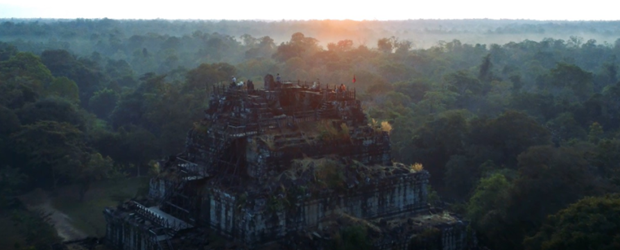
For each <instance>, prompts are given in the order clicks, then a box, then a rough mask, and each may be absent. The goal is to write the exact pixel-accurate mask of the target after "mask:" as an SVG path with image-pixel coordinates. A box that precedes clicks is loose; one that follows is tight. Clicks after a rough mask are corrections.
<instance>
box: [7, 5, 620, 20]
mask: <svg viewBox="0 0 620 250" xmlns="http://www.w3.org/2000/svg"><path fill="white" fill-rule="evenodd" d="M614 2H615V1H612V0H607V1H603V0H590V1H583V0H582V1H566V0H564V1H557V0H553V1H549V0H516V1H515V0H511V1H505V0H504V1H502V0H426V1H418V0H399V1H395V0H376V1H363V0H362V1H359V0H358V1H350V0H308V1H295V0H286V1H281V0H245V1H240V0H194V1H190V0H172V1H170V0H169V1H136V0H107V1H103V0H99V1H92V0H91V1H88V0H0V18H70V19H73V18H104V17H107V18H112V19H155V18H162V19H262V20H282V19H287V20H291V19H295V20H300V19H353V20H364V19H365V20H375V19H376V20H405V19H462V18H491V19H536V20H620V15H618V14H617V13H614V12H617V11H615V8H614V7H616V6H617V4H613V3H614Z"/></svg>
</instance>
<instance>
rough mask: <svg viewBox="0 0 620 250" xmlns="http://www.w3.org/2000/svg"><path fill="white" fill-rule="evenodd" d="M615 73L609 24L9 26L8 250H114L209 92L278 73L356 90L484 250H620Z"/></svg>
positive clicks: (619, 90)
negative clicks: (108, 219)
mask: <svg viewBox="0 0 620 250" xmlns="http://www.w3.org/2000/svg"><path fill="white" fill-rule="evenodd" d="M619 57H620V22H615V21H613V22H612V21H605V22H603V21H601V22H598V21H531V20H482V19H478V20H409V21H337V20H324V21H318V20H315V21H231V20H223V21H204V20H112V19H98V20H91V19H77V20H52V19H27V20H26V19H0V159H2V161H1V162H0V249H50V248H49V246H50V245H52V244H54V243H58V242H61V241H63V240H66V239H67V238H68V237H69V238H71V237H72V236H71V235H69V236H67V235H66V234H65V235H63V234H60V236H59V235H58V233H57V232H58V228H54V227H52V226H50V223H48V222H49V221H50V220H53V218H50V217H49V216H47V217H46V216H41V215H45V214H47V213H49V212H50V211H52V212H53V211H60V212H62V213H64V214H67V215H69V216H70V217H71V218H72V221H71V222H66V223H67V225H70V227H72V228H75V230H73V232H74V233H75V232H76V231H77V232H78V233H75V235H77V236H76V237H81V236H87V235H91V236H96V237H102V236H104V235H105V222H104V221H103V218H102V216H101V212H100V211H101V210H102V209H103V207H104V206H115V204H117V203H118V202H119V201H122V200H124V199H127V198H131V197H134V196H140V195H142V196H144V195H146V193H147V192H148V177H149V176H150V175H152V174H154V173H155V172H156V171H157V169H156V166H155V164H154V161H155V160H158V159H161V158H162V157H164V156H168V155H172V154H175V153H177V152H180V151H182V150H183V147H184V145H185V138H186V135H187V131H188V130H189V129H190V128H192V127H194V126H196V123H195V122H196V121H198V120H200V119H201V118H202V117H203V116H204V114H203V112H202V111H203V110H204V109H206V108H207V107H208V99H209V95H210V94H211V93H210V91H211V90H212V87H213V86H216V85H217V84H219V83H228V82H229V81H230V79H231V77H232V76H235V77H236V78H237V79H239V80H243V81H245V80H248V79H251V80H253V81H255V82H256V83H257V86H258V87H259V88H262V86H263V85H262V84H263V77H264V76H265V75H266V74H272V75H276V74H278V73H279V74H280V75H281V76H282V78H283V79H285V80H291V81H298V80H299V81H315V80H316V79H319V81H320V82H321V83H323V84H329V85H332V86H333V85H336V84H342V83H343V84H346V85H347V87H349V88H354V89H356V91H357V93H358V99H360V100H361V101H362V105H363V107H364V108H365V110H366V115H367V116H368V117H369V118H370V119H369V120H372V121H375V122H377V123H381V122H386V124H389V127H390V128H391V130H390V138H391V150H392V157H393V158H394V161H398V162H402V163H405V164H407V165H412V166H413V165H414V164H421V166H423V168H424V169H425V170H427V171H428V172H429V173H430V174H431V179H430V185H431V187H432V192H431V197H432V199H431V201H430V202H431V203H432V205H433V206H436V207H442V208H445V209H447V210H449V211H450V212H453V213H456V214H460V215H462V216H463V218H464V219H466V220H467V221H469V223H470V224H469V227H470V229H471V230H474V231H475V232H476V237H477V239H476V240H477V242H478V244H479V245H480V246H481V247H482V248H481V249H494V250H495V249H506V250H513V249H586V248H587V249H618V248H620V211H619V209H620V196H618V194H617V192H618V191H619V188H620V119H619V117H620V81H619V78H618V77H619V75H618V58H619ZM353 77H355V79H356V81H355V83H353V82H352V79H353ZM42 192H43V193H45V194H41V193H42ZM33 197H34V198H33ZM35 208H37V209H40V208H43V210H37V209H35ZM50 209H51V210H50ZM75 235H74V236H75ZM350 240H352V241H353V240H354V239H350ZM342 244H344V245H347V244H349V245H347V246H351V244H353V245H355V246H357V245H356V244H361V245H364V244H365V243H364V242H362V243H360V242H353V243H351V242H349V243H347V242H344V243H342ZM344 245H338V246H335V247H334V249H344V247H343V246H344ZM365 249H368V248H365Z"/></svg>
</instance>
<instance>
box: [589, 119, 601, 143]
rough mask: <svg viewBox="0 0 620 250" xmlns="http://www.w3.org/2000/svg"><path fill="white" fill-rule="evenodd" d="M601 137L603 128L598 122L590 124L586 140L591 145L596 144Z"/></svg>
mask: <svg viewBox="0 0 620 250" xmlns="http://www.w3.org/2000/svg"><path fill="white" fill-rule="evenodd" d="M602 136H603V127H602V126H601V124H599V123H598V122H594V123H592V125H590V133H589V134H588V140H589V141H590V142H591V143H598V142H599V140H600V139H601V137H602Z"/></svg>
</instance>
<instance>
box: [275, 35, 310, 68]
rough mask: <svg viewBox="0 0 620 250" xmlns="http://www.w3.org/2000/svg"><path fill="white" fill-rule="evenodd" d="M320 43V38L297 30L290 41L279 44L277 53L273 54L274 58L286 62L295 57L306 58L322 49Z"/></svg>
mask: <svg viewBox="0 0 620 250" xmlns="http://www.w3.org/2000/svg"><path fill="white" fill-rule="evenodd" d="M318 43H319V41H318V40H316V39H314V38H312V37H306V36H304V34H303V33H301V32H297V33H295V34H293V35H292V36H291V40H290V41H288V42H286V43H282V44H280V46H278V48H277V51H276V53H274V54H273V58H274V59H276V60H278V61H280V62H285V61H287V60H288V59H290V58H293V57H300V58H304V57H306V56H309V55H312V54H314V53H315V52H317V51H319V50H320V47H319V45H318Z"/></svg>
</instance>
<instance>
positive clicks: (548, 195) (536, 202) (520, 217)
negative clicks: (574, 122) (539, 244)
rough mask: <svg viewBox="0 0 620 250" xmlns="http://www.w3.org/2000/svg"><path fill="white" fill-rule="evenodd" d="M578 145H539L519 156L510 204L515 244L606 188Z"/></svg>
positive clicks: (512, 240) (511, 237) (511, 235)
mask: <svg viewBox="0 0 620 250" xmlns="http://www.w3.org/2000/svg"><path fill="white" fill-rule="evenodd" d="M585 153H587V151H586V152H583V151H580V150H578V149H577V148H569V147H560V148H554V147H551V146H536V147H531V148H529V149H528V150H527V151H526V152H524V153H523V154H521V155H519V177H518V178H517V179H516V180H515V181H514V186H513V188H512V189H511V190H510V199H509V201H508V203H507V205H508V208H507V213H508V214H510V221H509V223H507V224H508V225H510V228H512V231H513V232H512V233H511V234H510V235H507V237H509V238H510V239H511V240H510V241H509V242H514V243H515V246H518V245H519V243H521V241H522V240H523V238H524V237H525V236H526V235H533V234H534V233H535V232H536V230H538V229H539V228H540V226H541V225H542V224H543V222H544V219H545V218H546V217H547V216H548V215H550V214H553V213H556V212H558V211H559V210H560V209H562V208H564V207H565V206H567V205H568V204H571V203H573V202H576V201H577V200H579V199H581V198H583V197H585V196H587V195H597V194H600V193H601V192H603V191H604V190H605V189H606V188H607V187H605V183H601V182H599V181H597V178H596V177H595V176H594V174H593V172H592V171H591V169H590V166H589V163H588V162H587V161H586V160H585V159H584V154H585Z"/></svg>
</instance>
